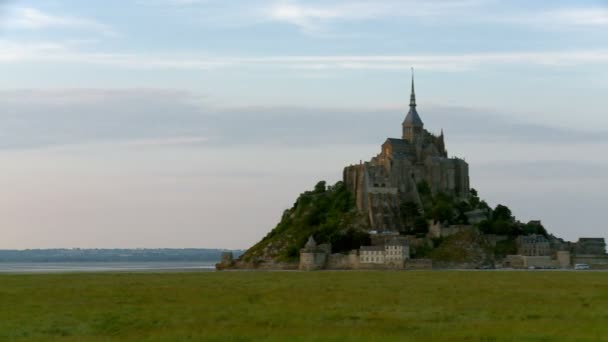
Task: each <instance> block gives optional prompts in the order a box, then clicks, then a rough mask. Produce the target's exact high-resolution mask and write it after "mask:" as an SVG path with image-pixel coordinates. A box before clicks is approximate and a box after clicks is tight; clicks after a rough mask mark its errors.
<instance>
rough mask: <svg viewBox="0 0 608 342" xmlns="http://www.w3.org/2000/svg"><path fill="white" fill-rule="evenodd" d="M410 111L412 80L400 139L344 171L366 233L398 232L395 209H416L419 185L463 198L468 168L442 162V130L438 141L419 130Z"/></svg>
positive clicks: (413, 101)
mask: <svg viewBox="0 0 608 342" xmlns="http://www.w3.org/2000/svg"><path fill="white" fill-rule="evenodd" d="M416 107H417V105H416V94H415V91H414V78H413V76H412V93H411V97H410V110H409V112H408V113H407V116H406V117H405V120H404V121H403V123H402V136H401V138H388V139H386V141H385V142H384V143H383V144H382V147H381V151H380V153H379V154H378V155H377V156H375V157H373V158H372V159H371V160H370V161H368V162H365V163H363V162H361V163H360V164H358V165H351V166H348V167H346V168H345V169H344V175H343V179H344V183H345V184H346V185H347V187H348V188H349V190H350V191H351V192H352V193H353V194H354V195H355V199H356V204H357V208H358V210H359V211H360V212H362V213H365V214H367V215H368V217H369V221H370V224H371V229H372V230H377V231H385V230H401V229H403V228H404V222H402V218H401V215H400V204H401V203H403V202H406V201H413V202H415V203H418V204H421V200H420V194H419V193H418V185H419V184H420V183H426V184H428V185H429V187H430V190H431V191H432V192H433V193H438V192H444V193H448V194H451V195H454V196H456V197H461V198H466V197H467V196H468V194H469V166H468V164H467V163H466V162H465V161H464V160H462V159H458V158H450V157H448V152H447V150H446V147H445V137H444V134H443V130H442V132H441V134H440V135H434V134H431V133H430V132H428V131H427V130H425V129H424V123H423V122H422V119H421V118H420V115H419V114H418V111H417V109H416ZM420 207H422V206H420Z"/></svg>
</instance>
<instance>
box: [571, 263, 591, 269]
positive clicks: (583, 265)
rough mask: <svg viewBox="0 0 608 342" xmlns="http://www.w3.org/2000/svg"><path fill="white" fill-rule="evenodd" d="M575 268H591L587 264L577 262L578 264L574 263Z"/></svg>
mask: <svg viewBox="0 0 608 342" xmlns="http://www.w3.org/2000/svg"><path fill="white" fill-rule="evenodd" d="M574 269H575V270H588V269H589V265H587V264H576V265H574Z"/></svg>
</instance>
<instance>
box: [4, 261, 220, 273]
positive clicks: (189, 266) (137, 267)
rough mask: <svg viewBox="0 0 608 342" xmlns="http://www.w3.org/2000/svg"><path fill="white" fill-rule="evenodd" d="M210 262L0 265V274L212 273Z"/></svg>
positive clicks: (213, 268) (25, 263)
mask: <svg viewBox="0 0 608 342" xmlns="http://www.w3.org/2000/svg"><path fill="white" fill-rule="evenodd" d="M214 265H215V264H214V263H210V262H49V263H30V262H23V263H12V262H11V263H2V262H0V273H62V272H184V271H207V272H209V271H214V270H215V266H214Z"/></svg>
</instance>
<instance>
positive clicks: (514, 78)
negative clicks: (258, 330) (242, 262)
mask: <svg viewBox="0 0 608 342" xmlns="http://www.w3.org/2000/svg"><path fill="white" fill-rule="evenodd" d="M607 32H608V1H540V0H539V1H529V0H525V1H496V0H437V1H407V0H399V1H397V0H383V1H380V0H374V1H371V0H370V1H366V0H351V1H339V0H326V1H311V0H307V1H295V0H294V1H274V0H266V1H261V0H240V1H237V0H147V1H146V0H105V1H81V0H71V1H70V0H44V1H42V0H41V1H33V0H30V1H28V0H23V1H4V2H3V1H1V0H0V169H1V170H2V175H1V176H0V189H1V190H0V218H1V220H0V232H1V235H0V236H1V237H0V248H46V247H226V248H245V247H248V246H249V245H251V244H252V243H254V242H256V241H258V240H259V239H260V238H262V237H263V236H264V235H265V234H266V232H267V231H268V230H270V229H271V228H273V227H274V225H275V224H276V223H277V221H278V220H279V218H280V216H281V213H282V211H283V210H284V209H286V208H288V207H290V206H291V205H292V204H293V202H294V201H295V199H296V197H297V195H298V194H299V193H300V192H302V191H304V190H306V189H310V188H312V187H313V186H314V184H315V183H316V182H317V181H318V180H320V179H326V180H328V181H330V182H335V181H337V180H339V179H340V178H341V175H342V168H343V167H344V166H346V165H348V164H351V163H358V162H359V160H361V159H363V160H368V159H369V158H371V157H372V156H373V155H374V154H376V153H377V152H379V146H380V144H381V143H382V142H383V141H384V139H385V138H386V137H388V136H391V137H399V136H400V130H401V127H400V124H401V122H402V120H403V117H404V116H405V113H406V112H407V104H408V101H409V77H410V74H409V69H410V67H415V68H416V87H417V89H416V90H417V95H418V104H419V107H418V109H419V113H420V115H421V117H422V119H423V120H424V122H425V125H426V128H427V129H429V130H430V131H433V132H438V131H439V130H440V129H441V128H443V129H444V130H445V133H446V139H447V148H448V151H449V153H450V154H451V155H455V156H459V157H462V158H465V159H466V160H467V162H468V163H469V165H470V173H471V184H472V186H473V187H474V188H476V189H477V190H478V191H479V193H480V195H481V196H482V197H483V198H485V199H487V200H488V202H489V203H490V204H491V205H496V204H498V203H503V204H506V205H508V206H509V207H511V208H512V209H513V211H514V214H515V215H516V216H517V217H518V218H520V219H522V220H529V219H541V220H542V221H543V222H544V224H545V226H546V227H547V228H548V230H549V231H551V232H553V233H555V234H556V235H558V236H562V237H565V238H567V239H571V240H573V239H576V238H578V237H579V236H586V237H589V236H590V237H593V236H601V237H608V224H607V223H606V220H605V215H603V214H604V211H605V206H606V203H608V157H607V156H606V155H607V153H606V151H607V148H608V109H607V108H608V95H607V94H608V39H607V38H606V37H607Z"/></svg>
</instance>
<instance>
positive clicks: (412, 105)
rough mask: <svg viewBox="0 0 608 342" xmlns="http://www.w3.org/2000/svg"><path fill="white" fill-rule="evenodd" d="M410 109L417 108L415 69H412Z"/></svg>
mask: <svg viewBox="0 0 608 342" xmlns="http://www.w3.org/2000/svg"><path fill="white" fill-rule="evenodd" d="M410 107H416V92H415V91H414V68H412V94H411V95H410Z"/></svg>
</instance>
